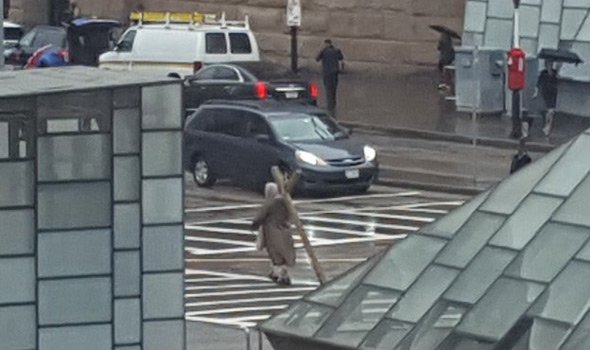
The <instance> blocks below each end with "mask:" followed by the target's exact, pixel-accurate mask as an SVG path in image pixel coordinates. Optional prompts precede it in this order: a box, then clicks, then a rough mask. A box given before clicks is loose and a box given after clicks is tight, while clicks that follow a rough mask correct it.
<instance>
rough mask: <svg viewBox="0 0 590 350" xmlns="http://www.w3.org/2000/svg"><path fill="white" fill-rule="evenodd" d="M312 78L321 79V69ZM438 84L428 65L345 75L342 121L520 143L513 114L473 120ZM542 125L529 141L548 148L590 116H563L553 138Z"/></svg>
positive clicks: (589, 123) (420, 134) (404, 132)
mask: <svg viewBox="0 0 590 350" xmlns="http://www.w3.org/2000/svg"><path fill="white" fill-rule="evenodd" d="M307 74H310V73H307ZM311 76H312V77H313V79H314V80H316V81H318V82H321V78H320V77H319V75H318V74H317V73H315V74H311ZM320 85H321V84H320ZM436 85H437V74H436V72H435V70H434V68H428V67H425V68H418V69H417V70H416V71H415V72H411V73H398V74H396V73H395V72H382V73H380V74H379V73H374V72H372V73H366V74H363V73H362V72H359V71H353V72H347V73H344V74H342V75H341V76H340V83H339V91H338V119H339V120H340V121H341V122H343V123H344V124H345V125H348V126H349V127H352V128H355V127H356V128H369V129H378V130H381V131H383V132H386V133H389V134H392V135H395V136H404V137H411V138H414V137H416V138H427V139H435V140H443V141H457V142H465V143H471V142H472V141H473V140H474V139H475V140H478V143H479V144H488V145H490V146H498V147H509V148H512V147H516V145H517V141H516V140H513V139H510V138H509V137H508V135H509V133H510V131H511V128H512V124H511V120H510V118H509V117H506V116H499V115H480V116H477V118H476V119H475V120H473V118H472V116H471V115H470V114H468V113H459V112H456V110H455V105H454V102H452V101H445V100H444V98H443V97H442V96H441V94H440V93H439V92H438V90H437V88H436ZM322 96H323V95H322ZM320 103H321V104H323V103H324V101H323V100H322V101H320ZM541 124H542V121H541V120H540V119H539V120H535V123H534V124H533V127H532V130H531V137H530V140H529V143H530V144H531V146H532V147H533V148H534V147H535V146H538V147H540V148H541V149H539V150H543V151H547V150H548V149H550V148H553V147H554V146H555V145H559V144H562V143H563V142H565V141H567V140H569V139H571V138H572V137H574V136H575V135H577V134H578V133H580V132H582V131H584V130H586V129H587V128H589V127H590V118H582V117H573V116H563V115H558V116H557V117H556V119H555V124H554V130H553V132H552V134H551V135H550V136H549V137H546V136H545V135H543V133H542V132H541V127H542V125H541Z"/></svg>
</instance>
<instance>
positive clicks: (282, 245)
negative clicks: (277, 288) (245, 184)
mask: <svg viewBox="0 0 590 350" xmlns="http://www.w3.org/2000/svg"><path fill="white" fill-rule="evenodd" d="M264 196H265V203H264V205H263V206H262V208H261V209H260V211H259V212H258V214H257V215H256V217H255V218H254V221H253V222H252V226H251V229H252V230H253V231H255V230H258V229H259V228H260V230H259V232H258V238H257V242H256V247H257V249H258V250H262V249H264V248H266V252H267V253H268V257H269V258H270V262H271V271H270V273H269V275H268V276H269V277H270V278H271V279H272V280H273V281H275V282H277V283H278V284H282V285H290V284H291V279H290V277H289V273H288V270H287V269H288V267H292V266H294V265H295V246H294V243H293V236H292V234H291V223H290V221H291V220H290V216H289V210H288V209H287V205H286V203H285V198H284V197H283V196H282V195H280V194H279V189H278V186H277V185H276V184H275V183H274V182H269V183H267V184H266V186H265V188H264Z"/></svg>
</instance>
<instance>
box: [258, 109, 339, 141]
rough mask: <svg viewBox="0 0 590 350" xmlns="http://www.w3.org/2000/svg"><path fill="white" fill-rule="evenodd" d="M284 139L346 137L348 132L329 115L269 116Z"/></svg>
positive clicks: (332, 138) (330, 139)
mask: <svg viewBox="0 0 590 350" xmlns="http://www.w3.org/2000/svg"><path fill="white" fill-rule="evenodd" d="M269 120H270V123H271V124H272V126H273V127H274V129H275V131H276V133H277V135H278V136H279V138H281V139H282V140H283V141H290V142H313V141H333V140H338V139H342V138H346V133H345V132H344V131H343V130H342V129H341V128H340V127H339V126H338V124H336V122H335V121H334V120H333V119H331V118H329V117H328V116H325V115H323V116H317V115H311V114H289V115H284V114H283V115H274V116H270V118H269Z"/></svg>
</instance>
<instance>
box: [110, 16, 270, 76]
mask: <svg viewBox="0 0 590 350" xmlns="http://www.w3.org/2000/svg"><path fill="white" fill-rule="evenodd" d="M224 17H225V16H223V17H222V19H221V20H220V21H206V22H204V23H198V24H194V23H170V21H166V22H167V23H158V24H154V23H150V24H141V23H140V24H138V25H135V26H132V27H130V28H129V29H127V31H125V33H123V35H122V36H121V40H120V41H119V43H118V44H117V46H116V47H115V49H114V50H113V51H109V52H106V53H104V54H102V55H101V56H100V57H99V67H100V68H105V69H113V70H148V71H151V72H161V73H162V74H164V75H168V76H178V77H184V76H187V75H191V74H194V73H195V72H196V71H198V70H199V69H201V67H202V66H204V65H207V64H211V63H220V62H257V61H260V53H259V51H258V43H257V42H256V38H255V37H254V34H253V33H252V31H251V30H250V26H249V24H248V19H247V17H246V20H244V21H226V20H225V18H224ZM166 18H168V19H169V16H167V17H166Z"/></svg>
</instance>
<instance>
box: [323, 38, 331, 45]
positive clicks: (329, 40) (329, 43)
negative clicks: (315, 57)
mask: <svg viewBox="0 0 590 350" xmlns="http://www.w3.org/2000/svg"><path fill="white" fill-rule="evenodd" d="M324 45H325V46H332V40H331V39H326V40H324Z"/></svg>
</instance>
